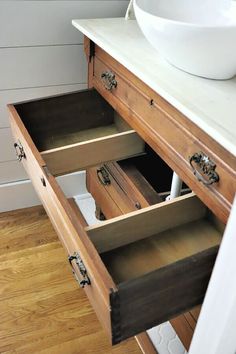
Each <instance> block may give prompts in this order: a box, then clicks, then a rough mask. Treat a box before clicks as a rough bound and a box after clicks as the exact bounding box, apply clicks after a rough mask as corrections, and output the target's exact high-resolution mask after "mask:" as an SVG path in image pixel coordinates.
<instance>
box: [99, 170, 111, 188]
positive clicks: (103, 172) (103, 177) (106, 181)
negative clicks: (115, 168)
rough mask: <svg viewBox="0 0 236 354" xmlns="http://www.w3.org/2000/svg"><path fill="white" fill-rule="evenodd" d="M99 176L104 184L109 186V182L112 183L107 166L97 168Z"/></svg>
mask: <svg viewBox="0 0 236 354" xmlns="http://www.w3.org/2000/svg"><path fill="white" fill-rule="evenodd" d="M97 176H98V179H99V181H100V183H101V184H102V185H103V186H108V185H109V184H111V180H110V177H109V174H108V172H107V170H106V169H105V167H101V168H99V169H98V170H97Z"/></svg>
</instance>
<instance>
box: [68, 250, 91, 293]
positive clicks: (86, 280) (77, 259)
mask: <svg viewBox="0 0 236 354" xmlns="http://www.w3.org/2000/svg"><path fill="white" fill-rule="evenodd" d="M68 261H69V263H70V265H71V268H72V272H73V274H74V276H75V279H76V280H77V281H78V283H79V286H80V287H81V288H84V287H85V285H90V284H91V281H90V279H89V277H88V275H87V270H86V268H85V266H84V263H83V261H82V259H81V258H80V255H79V253H78V252H75V253H74V254H73V255H72V256H68ZM73 261H75V263H76V264H77V266H78V268H79V271H80V274H81V276H82V279H79V277H78V275H77V273H75V271H74V268H73V265H72V262H73Z"/></svg>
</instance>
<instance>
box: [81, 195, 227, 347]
mask: <svg viewBox="0 0 236 354" xmlns="http://www.w3.org/2000/svg"><path fill="white" fill-rule="evenodd" d="M223 229H224V226H223V225H222V224H221V223H220V222H219V221H218V220H217V219H216V218H215V216H213V215H212V214H211V213H210V212H209V210H208V209H207V208H206V207H205V206H204V205H203V204H202V203H201V202H200V201H199V199H197V198H196V196H194V195H193V194H192V193H190V194H188V195H185V196H182V197H179V198H176V199H175V200H173V201H169V202H162V203H159V204H156V205H154V206H150V207H147V208H144V209H142V210H139V211H134V212H130V213H128V214H126V215H122V216H118V217H115V218H113V219H110V220H106V221H104V222H102V223H100V224H97V225H94V226H89V227H86V228H85V230H86V232H87V234H88V236H89V237H90V240H91V241H92V242H93V244H94V245H95V247H96V249H97V250H98V252H99V254H100V257H101V259H102V261H103V263H104V264H105V266H106V269H107V270H108V272H109V274H110V275H111V276H112V279H113V281H114V282H115V284H116V286H117V288H118V293H117V298H116V297H115V299H113V300H112V301H115V303H114V304H113V306H116V304H117V306H118V309H116V308H114V311H117V312H118V313H117V314H116V315H117V316H118V317H116V320H114V323H113V325H114V330H115V331H116V328H119V330H120V333H119V332H116V335H117V336H118V337H117V338H116V339H115V342H116V341H119V340H123V339H125V338H128V337H129V336H132V335H135V334H137V333H139V332H141V331H143V330H146V329H148V328H150V327H152V326H155V325H158V324H160V323H162V322H164V321H166V320H169V319H171V318H173V317H175V316H176V315H178V314H180V313H183V312H185V311H187V310H189V309H191V308H192V307H194V306H196V305H199V304H201V302H202V300H203V298H204V295H205V291H206V288H207V285H208V281H209V278H210V274H211V271H212V268H213V265H214V261H215V257H216V255H217V251H218V246H219V244H220V242H221V238H222V234H223ZM114 296H115V295H114ZM153 309H155V311H153ZM114 318H115V317H114ZM116 321H117V322H116ZM116 326H117V327H116ZM118 338H119V340H118Z"/></svg>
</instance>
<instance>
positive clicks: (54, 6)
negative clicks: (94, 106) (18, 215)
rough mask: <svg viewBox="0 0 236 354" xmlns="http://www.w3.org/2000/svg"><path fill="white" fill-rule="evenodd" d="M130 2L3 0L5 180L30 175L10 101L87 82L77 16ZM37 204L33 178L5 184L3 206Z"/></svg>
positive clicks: (1, 171)
mask: <svg viewBox="0 0 236 354" xmlns="http://www.w3.org/2000/svg"><path fill="white" fill-rule="evenodd" d="M127 5H128V1H122V0H103V1H101V0H93V1H89V0H81V1H80V0H74V1H66V0H64V1H56V0H52V1H51V0H44V1H40V0H35V1H31V0H26V1H22V0H17V1H1V0H0V161H1V162H0V183H5V182H9V181H15V180H16V179H22V178H25V174H24V172H23V170H22V168H21V167H20V165H18V163H17V162H16V161H15V152H14V150H13V149H12V139H11V134H10V131H9V129H8V127H9V123H8V118H7V113H6V109H5V105H6V104H7V103H9V102H18V101H21V100H27V99H31V98H37V97H43V96H46V95H50V94H52V95H53V94H55V93H57V92H68V91H70V88H72V87H73V85H82V86H85V84H86V82H87V64H86V61H85V56H84V53H83V45H82V38H83V37H82V35H81V34H80V33H79V32H78V31H77V30H76V29H75V28H74V27H73V26H72V25H71V19H72V18H82V17H83V18H95V17H119V16H124V14H125V10H126V7H127ZM78 44H79V45H78ZM58 87H60V89H58ZM54 88H55V91H54ZM72 90H74V88H72ZM5 128H6V129H5ZM9 159H10V160H9ZM11 159H12V160H11ZM74 193H75V194H78V191H76V190H75V191H74ZM35 203H38V200H37V198H36V197H35V193H34V192H33V189H32V187H31V184H30V183H28V182H27V183H17V184H14V183H10V184H5V185H4V184H2V185H1V189H0V211H3V210H10V209H15V208H20V207H24V206H29V205H33V204H35ZM4 208H5V209H4Z"/></svg>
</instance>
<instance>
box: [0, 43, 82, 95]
mask: <svg viewBox="0 0 236 354" xmlns="http://www.w3.org/2000/svg"><path fill="white" fill-rule="evenodd" d="M85 82H87V63H86V59H85V55H84V51H83V46H82V45H68V46H67V45H65V46H51V47H26V48H6V49H0V90H7V89H17V88H29V87H39V86H51V85H66V84H77V83H85Z"/></svg>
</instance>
